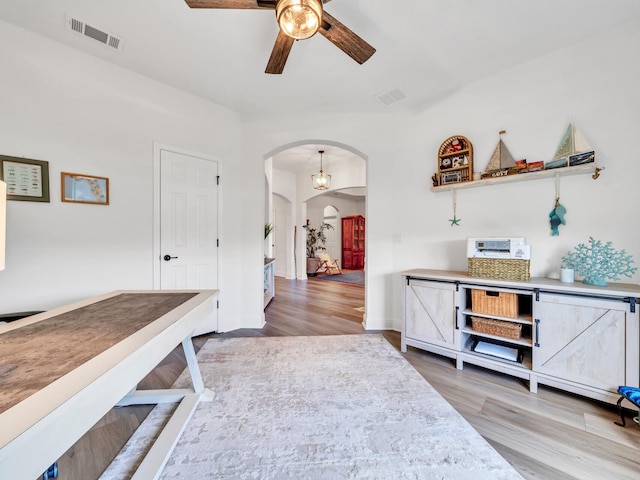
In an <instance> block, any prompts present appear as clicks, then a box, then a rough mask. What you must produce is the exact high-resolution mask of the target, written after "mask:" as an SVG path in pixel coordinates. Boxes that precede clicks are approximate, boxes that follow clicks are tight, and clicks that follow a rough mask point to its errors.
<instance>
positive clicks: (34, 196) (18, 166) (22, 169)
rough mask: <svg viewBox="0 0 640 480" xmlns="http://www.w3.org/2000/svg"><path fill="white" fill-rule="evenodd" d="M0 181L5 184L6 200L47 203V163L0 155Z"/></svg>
mask: <svg viewBox="0 0 640 480" xmlns="http://www.w3.org/2000/svg"><path fill="white" fill-rule="evenodd" d="M0 180H3V181H4V182H5V183H6V184H7V199H8V200H21V201H25V202H48V201H49V162H45V161H43V160H33V159H30V158H22V157H9V156H7V155H0Z"/></svg>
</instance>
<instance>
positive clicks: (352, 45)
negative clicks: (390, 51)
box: [320, 10, 376, 65]
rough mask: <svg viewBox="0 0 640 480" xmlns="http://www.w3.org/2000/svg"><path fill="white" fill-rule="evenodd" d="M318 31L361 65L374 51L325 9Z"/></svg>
mask: <svg viewBox="0 0 640 480" xmlns="http://www.w3.org/2000/svg"><path fill="white" fill-rule="evenodd" d="M320 33H321V34H322V35H323V36H324V37H325V38H326V39H327V40H329V41H330V42H331V43H333V44H334V45H335V46H336V47H338V48H339V49H340V50H342V51H343V52H344V53H346V54H347V55H349V56H350V57H351V58H353V59H354V60H355V61H356V62H358V63H359V64H361V65H362V64H363V63H364V62H366V61H367V60H369V58H371V55H373V54H374V53H376V49H375V48H373V47H372V46H371V45H369V44H368V43H367V42H365V41H364V40H363V39H362V38H360V37H359V36H358V35H356V34H355V33H353V32H352V31H351V30H349V28H347V27H346V26H344V25H343V24H342V23H340V22H339V21H338V20H336V19H335V18H334V17H332V16H331V15H329V14H328V13H327V12H326V10H325V11H324V12H322V25H321V26H320Z"/></svg>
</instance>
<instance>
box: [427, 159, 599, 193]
mask: <svg viewBox="0 0 640 480" xmlns="http://www.w3.org/2000/svg"><path fill="white" fill-rule="evenodd" d="M595 169H596V164H595V163H590V164H587V165H576V166H573V167H563V168H554V169H552V170H541V171H539V172H528V173H518V174H514V175H507V176H505V177H496V178H486V179H484V180H472V181H469V182H459V183H449V184H446V185H439V186H437V187H431V191H432V192H447V191H450V190H461V189H463V188H474V187H484V186H486V185H495V184H497V183H512V182H521V181H524V180H536V179H539V178H549V177H556V176H558V177H562V176H567V175H579V174H588V173H591V174H593V173H594V172H595Z"/></svg>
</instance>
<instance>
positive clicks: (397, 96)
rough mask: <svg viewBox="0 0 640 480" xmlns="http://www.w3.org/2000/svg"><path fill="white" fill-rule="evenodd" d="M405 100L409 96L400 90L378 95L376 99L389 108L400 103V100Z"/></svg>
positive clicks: (396, 89)
mask: <svg viewBox="0 0 640 480" xmlns="http://www.w3.org/2000/svg"><path fill="white" fill-rule="evenodd" d="M405 98H407V96H406V95H405V94H404V93H402V92H401V91H400V89H399V88H394V89H393V90H389V91H388V92H384V93H381V94H379V95H376V99H377V100H378V101H379V102H380V103H382V104H384V105H386V106H387V107H388V106H389V105H393V104H394V103H397V102H399V101H400V100H404V99H405Z"/></svg>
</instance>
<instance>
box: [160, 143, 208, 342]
mask: <svg viewBox="0 0 640 480" xmlns="http://www.w3.org/2000/svg"><path fill="white" fill-rule="evenodd" d="M159 163H160V165H159V169H160V213H159V215H160V241H159V244H160V245H159V252H160V255H159V259H158V261H159V262H160V268H159V271H160V289H161V290H183V289H215V288H218V163H217V162H215V161H212V160H208V159H205V158H200V157H197V156H193V155H189V154H184V153H178V152H175V151H171V150H164V149H161V150H160V162H159ZM217 329H218V318H217V310H215V313H214V316H213V317H210V318H209V319H207V321H206V322H204V323H203V325H201V327H200V328H199V329H197V330H196V332H195V334H196V335H200V334H203V333H208V332H213V331H217Z"/></svg>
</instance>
